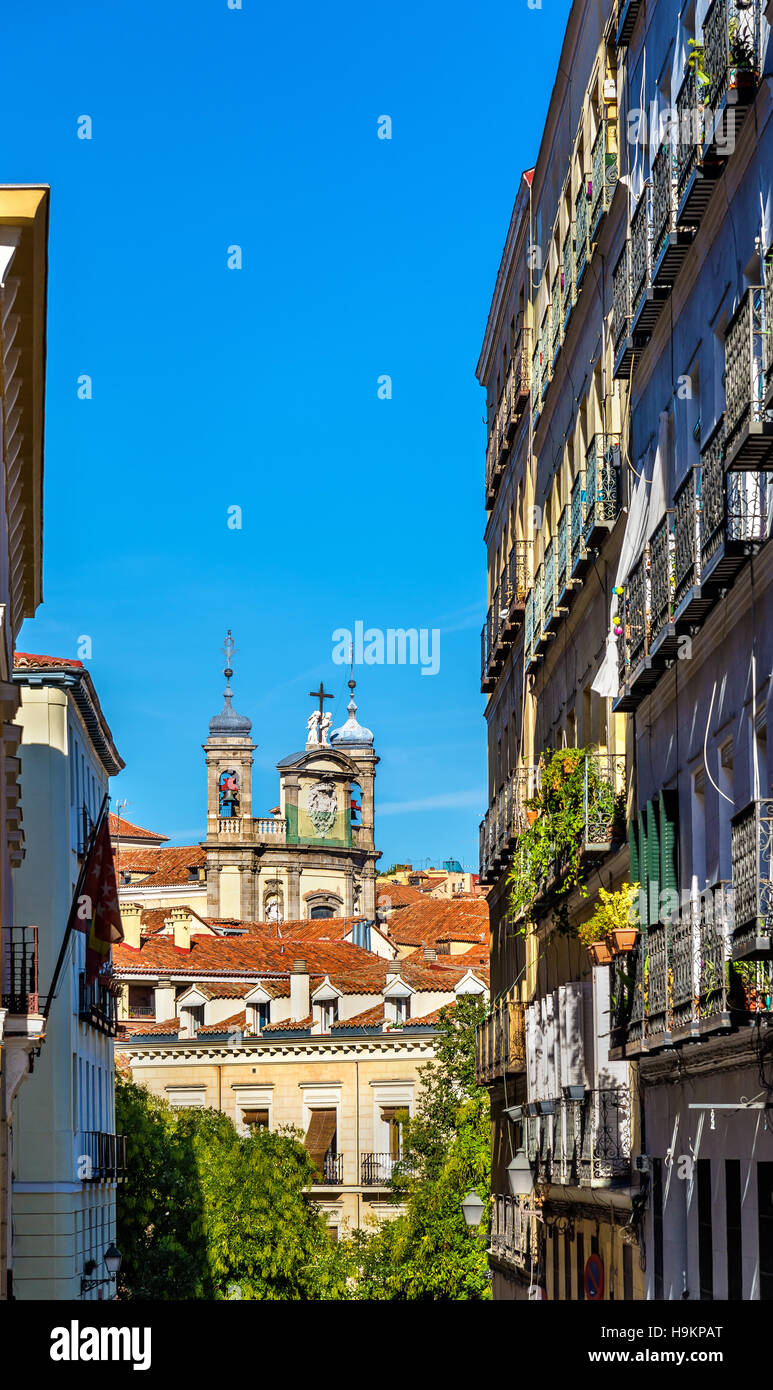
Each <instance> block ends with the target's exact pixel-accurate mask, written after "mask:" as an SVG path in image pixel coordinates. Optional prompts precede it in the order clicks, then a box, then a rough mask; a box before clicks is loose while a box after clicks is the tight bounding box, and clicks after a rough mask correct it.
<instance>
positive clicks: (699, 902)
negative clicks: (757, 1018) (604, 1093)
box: [610, 808, 771, 1058]
mask: <svg viewBox="0 0 773 1390" xmlns="http://www.w3.org/2000/svg"><path fill="white" fill-rule="evenodd" d="M747 809H748V808H747ZM744 814H745V813H741V816H743V815H744ZM735 819H736V820H739V819H740V817H736V818H735ZM752 839H753V836H752ZM734 898H735V890H734V888H733V887H732V886H731V885H730V884H729V883H726V882H719V883H715V884H712V885H711V886H710V887H708V886H707V887H706V888H705V889H704V890H703V892H702V893H701V894H700V895H699V896H698V897H697V898H695V899H693V900H692V901H690V902H689V903H688V904H687V905H686V907H685V908H684V909H683V910H682V912H681V914H677V915H676V916H675V917H674V919H673V920H664V921H661V922H657V923H655V924H651V925H650V926H649V927H645V928H643V929H642V932H641V935H640V937H639V940H638V942H637V944H636V946H635V947H634V951H633V952H632V953H630V954H629V955H626V956H623V957H620V958H618V960H617V962H616V965H615V967H614V968H615V970H616V980H615V984H614V986H613V989H612V994H613V997H614V998H615V1000H616V1013H615V1018H614V1021H613V1026H612V1030H611V1036H610V1055H612V1056H615V1057H620V1056H626V1057H629V1058H631V1057H636V1056H638V1055H639V1054H640V1053H642V1052H656V1051H658V1050H661V1049H663V1048H667V1047H672V1046H674V1045H676V1044H681V1043H684V1042H689V1041H691V1040H695V1039H698V1038H701V1037H704V1036H706V1035H709V1034H712V1033H716V1032H718V1031H727V1030H729V1029H731V1028H735V1027H736V1026H738V1025H742V1024H746V1023H748V1022H749V1021H750V1015H753V1014H754V1013H758V1012H761V1011H765V1012H770V984H771V972H770V966H769V964H768V963H767V962H768V955H766V952H765V950H764V949H763V948H761V947H760V946H759V942H758V941H757V943H756V952H755V951H754V950H753V953H752V954H751V955H750V956H749V957H746V956H741V955H736V939H738V941H739V942H741V940H742V938H743V937H744V931H743V928H739V927H738V926H736V928H735V931H734V923H737V922H738V909H737V907H734ZM748 944H749V943H748V939H747V940H746V945H748ZM752 946H753V947H754V943H752ZM732 958H735V959H750V960H757V961H758V962H762V961H763V959H764V960H765V961H766V963H765V964H761V963H760V964H758V965H757V972H758V975H757V976H755V977H754V979H753V980H752V982H751V983H752V988H751V989H750V988H749V980H748V979H746V980H744V979H743V978H742V977H741V976H739V975H738V973H737V972H736V971H735V970H734V969H733V967H732V966H731V964H730V962H731V959H732ZM752 973H754V972H752ZM760 996H762V997H760Z"/></svg>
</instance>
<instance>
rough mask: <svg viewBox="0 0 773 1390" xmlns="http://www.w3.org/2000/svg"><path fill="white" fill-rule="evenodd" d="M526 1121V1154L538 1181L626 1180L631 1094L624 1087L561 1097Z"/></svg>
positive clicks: (608, 1182)
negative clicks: (568, 1097)
mask: <svg viewBox="0 0 773 1390" xmlns="http://www.w3.org/2000/svg"><path fill="white" fill-rule="evenodd" d="M550 1112H551V1113H547V1114H540V1115H530V1116H528V1118H527V1120H526V1125H525V1129H526V1153H527V1156H528V1159H529V1162H530V1163H531V1165H532V1167H533V1168H534V1170H535V1177H536V1179H537V1181H539V1182H546V1183H553V1184H556V1185H558V1184H562V1185H563V1184H565V1185H569V1186H572V1187H598V1186H605V1187H607V1186H610V1185H611V1184H613V1183H625V1182H627V1181H628V1180H629V1179H630V1173H631V1097H630V1091H629V1089H628V1087H627V1086H620V1087H607V1088H604V1089H599V1090H594V1091H586V1093H585V1097H584V1099H583V1100H569V1099H567V1098H566V1097H560V1098H557V1099H555V1100H553V1101H552V1102H551V1103H550Z"/></svg>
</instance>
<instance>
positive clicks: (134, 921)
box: [121, 903, 142, 951]
mask: <svg viewBox="0 0 773 1390" xmlns="http://www.w3.org/2000/svg"><path fill="white" fill-rule="evenodd" d="M141 925H142V903H121V926H122V927H123V944H124V946H131V947H132V949H133V950H134V951H139V949H140V928H141Z"/></svg>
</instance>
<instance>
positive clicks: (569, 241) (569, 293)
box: [561, 226, 577, 333]
mask: <svg viewBox="0 0 773 1390" xmlns="http://www.w3.org/2000/svg"><path fill="white" fill-rule="evenodd" d="M576 298H577V286H576V284H575V265H574V227H573V226H572V227H570V228H569V230H568V232H567V234H566V236H565V237H564V244H563V247H562V248H561V307H562V309H563V315H564V333H566V328H567V324H568V323H569V319H570V318H571V316H572V309H573V307H574V303H575V300H576Z"/></svg>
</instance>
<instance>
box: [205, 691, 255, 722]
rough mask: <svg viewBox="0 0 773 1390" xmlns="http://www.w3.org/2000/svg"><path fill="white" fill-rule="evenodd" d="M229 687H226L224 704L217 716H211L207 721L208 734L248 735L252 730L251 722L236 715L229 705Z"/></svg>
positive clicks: (230, 695) (244, 717) (244, 716)
mask: <svg viewBox="0 0 773 1390" xmlns="http://www.w3.org/2000/svg"><path fill="white" fill-rule="evenodd" d="M231 698H232V693H231V687H230V686H226V690H225V704H224V705H223V708H222V709H221V711H220V713H219V714H215V715H213V717H212V719H210V721H209V732H210V734H249V733H250V731H251V729H252V720H251V719H248V718H247V716H246V714H237V713H236V710H235V709H234V707H233V705H232V704H231Z"/></svg>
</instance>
